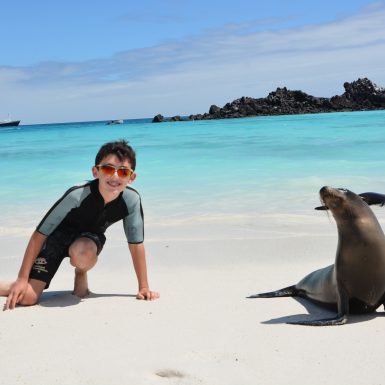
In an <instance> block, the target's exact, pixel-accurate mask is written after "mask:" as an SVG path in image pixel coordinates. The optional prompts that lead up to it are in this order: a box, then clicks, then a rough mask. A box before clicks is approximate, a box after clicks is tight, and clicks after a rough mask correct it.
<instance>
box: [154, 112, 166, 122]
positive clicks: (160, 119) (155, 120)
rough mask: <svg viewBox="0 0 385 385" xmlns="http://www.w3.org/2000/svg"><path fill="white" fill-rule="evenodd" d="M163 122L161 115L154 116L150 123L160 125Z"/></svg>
mask: <svg viewBox="0 0 385 385" xmlns="http://www.w3.org/2000/svg"><path fill="white" fill-rule="evenodd" d="M162 122H164V116H163V115H161V114H158V115H155V116H154V119H152V123H162Z"/></svg>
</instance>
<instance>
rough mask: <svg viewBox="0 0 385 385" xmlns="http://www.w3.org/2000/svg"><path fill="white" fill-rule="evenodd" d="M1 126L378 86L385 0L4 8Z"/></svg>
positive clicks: (384, 53) (21, 4) (172, 111)
mask: <svg viewBox="0 0 385 385" xmlns="http://www.w3.org/2000/svg"><path fill="white" fill-rule="evenodd" d="M0 9H1V14H2V22H1V23H0V34H1V39H0V52H1V55H0V119H2V118H6V117H7V114H8V113H11V115H12V117H13V118H18V119H22V122H23V123H24V124H28V123H47V122H68V121H86V120H104V119H115V118H116V119H118V118H140V117H152V116H154V115H156V114H157V113H162V114H163V115H176V114H181V115H188V114H190V113H202V112H206V111H208V109H209V107H210V105H211V104H217V105H219V106H222V105H224V104H225V103H227V102H228V101H231V100H233V99H235V98H238V97H241V96H251V97H264V96H266V95H267V94H268V92H270V91H272V90H275V89H276V88H277V87H281V86H287V87H288V88H290V89H302V90H303V91H305V92H307V93H310V94H313V95H316V96H332V95H335V94H341V93H342V92H343V86H342V85H343V83H344V82H345V81H353V80H356V79H357V78H358V77H365V76H366V77H368V78H370V79H371V80H373V81H374V82H376V83H377V84H378V85H382V86H385V71H384V63H385V28H384V25H385V1H364V0H341V1H335V0H334V1H329V0H323V1H311V0H307V1H305V0H291V1H287V0H286V1H283V0H282V1H279V0H270V1H258V0H238V1H236V2H223V1H221V2H220V1H209V0H206V1H200V0H196V1H194V2H192V1H183V0H179V1H176V0H168V1H167V0H164V1H161V0H158V1H155V0H151V1H147V0H142V1H140V2H139V1H135V2H134V1H131V0H126V1H123V0H110V1H101V0H93V1H90V0H81V1H73V0H66V1H65V2H53V1H48V0H46V1H41V0H35V1H26V0H21V1H15V2H5V1H3V2H1V8H0Z"/></svg>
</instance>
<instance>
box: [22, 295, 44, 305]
mask: <svg viewBox="0 0 385 385" xmlns="http://www.w3.org/2000/svg"><path fill="white" fill-rule="evenodd" d="M39 298H40V296H39V295H37V294H36V293H27V294H26V295H25V296H24V297H23V299H22V300H21V301H20V302H19V305H23V306H33V305H36V304H37V303H38V301H39Z"/></svg>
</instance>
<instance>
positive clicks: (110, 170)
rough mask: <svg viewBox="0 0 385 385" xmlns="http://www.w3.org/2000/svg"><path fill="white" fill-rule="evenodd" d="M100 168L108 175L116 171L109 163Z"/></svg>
mask: <svg viewBox="0 0 385 385" xmlns="http://www.w3.org/2000/svg"><path fill="white" fill-rule="evenodd" d="M100 170H101V171H102V172H103V173H104V174H106V175H110V176H111V175H114V173H115V168H114V167H111V166H108V165H107V164H104V165H103V166H100Z"/></svg>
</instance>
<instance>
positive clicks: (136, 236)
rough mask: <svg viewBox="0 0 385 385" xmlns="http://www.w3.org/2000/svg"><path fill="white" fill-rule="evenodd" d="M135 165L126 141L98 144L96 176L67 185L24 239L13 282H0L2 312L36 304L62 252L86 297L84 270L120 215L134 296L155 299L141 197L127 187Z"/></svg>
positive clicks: (79, 291) (77, 291) (78, 289)
mask: <svg viewBox="0 0 385 385" xmlns="http://www.w3.org/2000/svg"><path fill="white" fill-rule="evenodd" d="M135 167H136V156H135V152H134V150H133V149H132V148H131V146H129V145H128V143H127V142H126V141H125V140H120V141H117V142H110V143H106V144H104V145H103V146H102V147H101V148H100V150H99V152H98V153H97V155H96V159H95V166H93V167H92V174H93V176H94V178H95V179H94V180H93V181H91V182H88V183H86V184H85V185H83V186H75V187H72V188H71V189H69V190H68V191H67V192H66V193H65V194H64V195H63V196H62V197H61V198H60V199H59V200H58V201H57V202H56V203H55V204H54V205H53V207H52V208H51V209H50V210H49V211H48V213H47V214H46V215H45V217H44V218H43V219H42V221H41V222H40V224H39V225H38V226H37V228H36V230H35V231H34V233H33V234H32V236H31V239H30V240H29V243H28V246H27V249H26V251H25V254H24V258H23V262H22V264H21V267H20V271H19V275H18V278H17V279H16V281H15V282H13V283H0V295H1V296H6V297H7V300H6V303H5V306H4V309H5V310H6V309H13V308H15V306H16V304H20V305H35V304H36V303H37V302H38V300H39V297H40V295H41V293H42V292H43V290H44V289H47V288H48V287H49V284H50V282H51V279H52V278H53V276H54V275H55V273H56V271H57V269H58V268H59V265H60V263H61V262H62V260H63V259H64V258H65V257H67V256H69V258H70V263H71V265H72V266H74V267H75V282H74V291H73V294H75V295H76V296H78V297H85V296H87V295H88V294H89V290H88V282H87V272H88V270H90V269H91V268H92V267H93V266H94V265H95V264H96V262H97V258H98V255H99V253H100V252H101V250H102V248H103V245H104V242H105V240H106V238H105V236H104V232H105V231H106V229H107V227H108V226H110V225H111V224H112V223H114V222H117V221H119V220H121V219H122V220H123V226H124V230H125V234H126V238H127V241H128V247H129V250H130V253H131V256H132V260H133V264H134V269H135V272H136V276H137V279H138V285H139V290H138V294H137V297H136V298H137V299H146V300H154V299H157V298H159V294H158V293H156V292H153V291H151V290H150V289H149V287H148V280H147V265H146V258H145V250H144V244H143V211H142V206H141V202H140V196H139V194H138V193H137V191H135V190H134V189H132V188H131V187H128V185H129V184H131V183H132V182H133V181H134V180H135V178H136V173H135Z"/></svg>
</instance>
